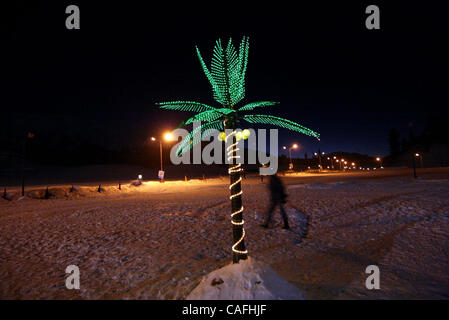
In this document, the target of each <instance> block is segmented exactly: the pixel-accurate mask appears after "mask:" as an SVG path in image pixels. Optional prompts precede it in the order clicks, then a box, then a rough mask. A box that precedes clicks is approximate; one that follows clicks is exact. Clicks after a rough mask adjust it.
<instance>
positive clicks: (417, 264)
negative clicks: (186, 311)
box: [0, 169, 449, 299]
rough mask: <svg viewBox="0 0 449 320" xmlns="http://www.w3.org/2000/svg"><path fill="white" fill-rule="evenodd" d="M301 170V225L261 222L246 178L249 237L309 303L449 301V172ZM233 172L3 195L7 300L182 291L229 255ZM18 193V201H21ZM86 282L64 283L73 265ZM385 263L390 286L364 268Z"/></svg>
mask: <svg viewBox="0 0 449 320" xmlns="http://www.w3.org/2000/svg"><path fill="white" fill-rule="evenodd" d="M418 174H419V176H420V178H421V179H418V180H413V179H412V178H411V174H410V170H402V171H401V170H397V171H394V172H389V171H388V170H385V171H383V172H380V171H379V172H370V173H366V172H364V173H351V174H349V173H348V174H329V175H321V176H318V175H305V174H302V175H296V176H295V175H293V176H286V177H282V179H283V180H284V181H285V183H286V184H287V185H288V194H289V197H288V200H289V201H288V203H287V205H286V210H287V213H288V215H289V218H290V221H291V223H290V225H291V227H292V230H290V231H287V230H283V229H281V228H280V227H281V222H280V219H279V215H276V216H275V218H276V219H275V226H274V228H273V229H269V230H266V229H264V228H261V227H260V224H261V223H262V221H263V218H264V213H265V211H266V208H267V206H268V192H267V186H266V184H265V183H262V182H261V181H260V179H259V178H257V177H249V178H248V179H246V180H244V184H243V190H244V195H243V197H244V206H245V212H244V215H245V222H246V223H245V229H246V233H247V236H246V240H245V241H246V245H247V249H248V250H249V254H250V256H251V257H252V258H254V259H255V260H257V261H260V262H263V263H265V264H267V265H269V266H270V267H271V268H272V269H273V270H274V271H275V272H276V273H277V274H278V275H279V276H281V277H282V278H283V279H285V280H286V281H288V282H289V283H290V284H292V285H294V286H295V287H297V288H298V289H299V290H300V291H301V292H303V293H304V295H305V297H306V298H308V299H359V298H362V299H378V298H382V299H392V298H399V299H408V298H443V299H447V298H449V274H448V272H447V270H449V198H448V196H447V195H448V194H449V170H448V169H439V170H433V171H432V170H428V171H425V172H424V171H423V172H420V171H418ZM227 185H228V179H227V177H224V178H221V179H220V178H216V179H208V180H207V182H203V181H200V180H191V181H189V182H184V181H170V182H167V183H164V184H160V183H158V182H148V183H144V185H142V186H139V187H135V186H130V185H129V184H126V185H123V187H122V190H118V188H117V186H116V185H103V186H102V187H103V192H101V193H98V192H97V187H95V186H80V188H79V189H78V188H77V189H76V190H74V192H69V188H70V186H52V187H51V188H50V190H49V191H50V194H51V196H52V198H51V199H49V200H45V199H38V198H42V194H43V192H44V189H42V188H40V189H39V190H34V189H33V188H30V189H29V190H27V196H26V197H25V198H23V199H20V195H19V194H18V190H9V194H8V197H10V198H11V199H12V200H3V199H0V298H1V299H14V298H20V299H55V298H58V299H184V298H186V297H187V296H188V295H189V293H191V292H192V290H193V289H194V288H195V287H197V286H198V284H199V283H200V282H201V280H202V278H203V277H204V276H205V275H207V274H209V273H210V272H212V271H214V270H217V269H220V268H222V267H224V266H226V265H228V264H229V263H230V261H231V255H230V246H231V244H232V233H231V225H230V221H229V220H230V217H229V215H230V208H229V207H230V204H229V201H228V196H229V194H228V192H229V190H228V188H227ZM19 199H20V200H19ZM72 264H74V265H77V266H79V268H80V273H81V275H80V277H81V279H80V280H81V289H80V290H68V289H66V288H65V278H66V274H65V269H66V267H67V266H68V265H72ZM371 264H374V265H377V266H379V268H380V286H381V289H380V290H367V289H366V288H365V280H366V277H367V276H368V275H367V274H365V269H366V267H367V266H368V265H371Z"/></svg>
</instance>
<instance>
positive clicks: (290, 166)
mask: <svg viewBox="0 0 449 320" xmlns="http://www.w3.org/2000/svg"><path fill="white" fill-rule="evenodd" d="M297 148H298V145H297V144H296V143H295V144H293V145H292V146H291V147H290V148H288V153H289V155H290V164H289V165H288V169H289V170H292V169H293V162H292V149H297ZM282 149H284V150H286V149H287V147H282Z"/></svg>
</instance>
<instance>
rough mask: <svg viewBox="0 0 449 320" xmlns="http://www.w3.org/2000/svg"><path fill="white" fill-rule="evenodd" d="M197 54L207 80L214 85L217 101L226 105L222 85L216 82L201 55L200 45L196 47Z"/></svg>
mask: <svg viewBox="0 0 449 320" xmlns="http://www.w3.org/2000/svg"><path fill="white" fill-rule="evenodd" d="M196 54H197V56H198V59H199V60H200V64H201V67H202V68H203V71H204V74H205V75H206V78H207V80H209V83H210V85H211V86H212V92H213V95H214V99H215V101H217V102H218V103H221V104H222V105H224V104H225V97H224V95H223V93H222V91H221V90H220V87H219V86H218V84H217V83H216V81H215V79H214V77H213V76H212V73H211V72H210V71H209V69H208V68H207V66H206V63H205V62H204V60H203V57H202V56H201V53H200V49H198V47H196Z"/></svg>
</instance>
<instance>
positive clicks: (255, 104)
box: [239, 101, 279, 111]
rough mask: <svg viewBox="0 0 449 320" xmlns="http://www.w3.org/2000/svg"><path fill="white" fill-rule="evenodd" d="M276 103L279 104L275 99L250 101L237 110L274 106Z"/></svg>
mask: <svg viewBox="0 0 449 320" xmlns="http://www.w3.org/2000/svg"><path fill="white" fill-rule="evenodd" d="M276 104H279V102H276V101H257V102H251V103H248V104H246V105H244V106H243V107H240V108H239V111H249V110H253V109H255V108H258V107H268V106H274V105H276Z"/></svg>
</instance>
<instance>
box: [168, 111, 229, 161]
mask: <svg viewBox="0 0 449 320" xmlns="http://www.w3.org/2000/svg"><path fill="white" fill-rule="evenodd" d="M208 129H217V130H223V122H222V121H221V120H216V121H213V122H209V123H206V124H202V125H201V126H198V127H195V128H194V129H193V130H192V132H190V133H189V134H188V135H187V136H185V137H184V139H182V141H181V143H180V144H179V146H178V149H177V150H176V153H177V155H178V156H181V155H182V154H183V153H185V152H187V151H189V150H190V149H191V148H192V147H193V146H194V145H196V144H197V143H198V142H200V141H201V137H202V135H203V132H204V131H206V130H208Z"/></svg>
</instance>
